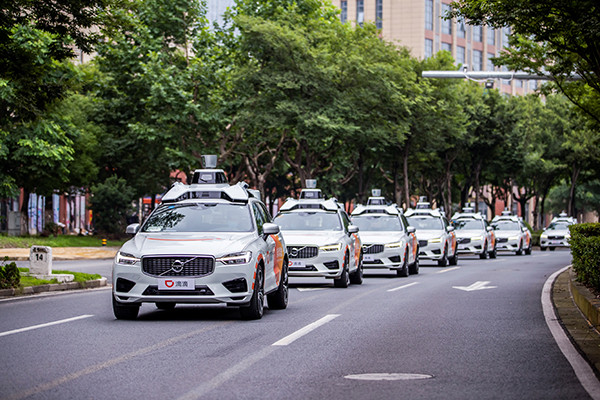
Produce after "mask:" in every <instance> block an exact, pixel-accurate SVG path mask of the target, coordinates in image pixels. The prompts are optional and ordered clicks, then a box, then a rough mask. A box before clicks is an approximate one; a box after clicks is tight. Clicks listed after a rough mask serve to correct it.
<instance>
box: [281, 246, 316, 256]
mask: <svg viewBox="0 0 600 400" xmlns="http://www.w3.org/2000/svg"><path fill="white" fill-rule="evenodd" d="M287 251H288V255H289V256H290V258H313V257H316V256H317V254H319V249H318V248H317V247H315V246H303V247H300V246H288V247H287Z"/></svg>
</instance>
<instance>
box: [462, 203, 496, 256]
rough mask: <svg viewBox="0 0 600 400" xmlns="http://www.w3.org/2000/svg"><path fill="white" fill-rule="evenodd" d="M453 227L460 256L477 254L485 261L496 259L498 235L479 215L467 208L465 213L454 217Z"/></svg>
mask: <svg viewBox="0 0 600 400" xmlns="http://www.w3.org/2000/svg"><path fill="white" fill-rule="evenodd" d="M452 225H453V226H454V229H455V230H454V232H455V233H456V240H457V242H458V253H459V254H468V253H471V254H477V255H479V258H481V259H482V260H485V259H486V258H487V256H488V255H489V257H490V258H496V235H495V234H494V229H493V228H492V227H491V226H489V224H488V222H487V221H486V220H485V218H483V216H482V215H481V214H479V213H476V212H474V210H472V209H469V208H465V209H464V210H463V212H461V213H456V214H454V215H453V216H452Z"/></svg>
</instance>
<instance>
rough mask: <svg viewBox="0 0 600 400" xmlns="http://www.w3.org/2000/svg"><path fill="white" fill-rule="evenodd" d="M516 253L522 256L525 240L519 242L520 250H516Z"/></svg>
mask: <svg viewBox="0 0 600 400" xmlns="http://www.w3.org/2000/svg"><path fill="white" fill-rule="evenodd" d="M515 254H516V255H518V256H520V255H522V254H523V241H521V242H520V243H519V250H517V251H516V252H515Z"/></svg>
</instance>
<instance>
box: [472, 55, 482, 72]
mask: <svg viewBox="0 0 600 400" xmlns="http://www.w3.org/2000/svg"><path fill="white" fill-rule="evenodd" d="M482 69H483V59H482V54H481V51H479V50H473V71H481V70H482Z"/></svg>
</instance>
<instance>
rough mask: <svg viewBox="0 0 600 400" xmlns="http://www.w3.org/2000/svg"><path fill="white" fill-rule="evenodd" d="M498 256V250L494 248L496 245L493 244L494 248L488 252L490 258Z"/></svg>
mask: <svg viewBox="0 0 600 400" xmlns="http://www.w3.org/2000/svg"><path fill="white" fill-rule="evenodd" d="M497 256H498V251H497V250H496V246H494V249H493V250H492V251H491V252H490V258H496V257H497Z"/></svg>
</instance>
